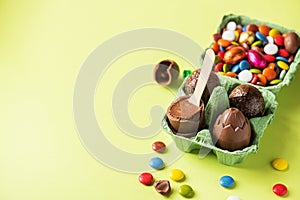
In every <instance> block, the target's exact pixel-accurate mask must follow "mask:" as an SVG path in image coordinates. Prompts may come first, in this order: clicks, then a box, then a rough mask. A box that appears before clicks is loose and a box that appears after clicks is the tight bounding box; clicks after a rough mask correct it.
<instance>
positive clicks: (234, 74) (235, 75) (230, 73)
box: [225, 72, 237, 78]
mask: <svg viewBox="0 0 300 200" xmlns="http://www.w3.org/2000/svg"><path fill="white" fill-rule="evenodd" d="M225 76H229V77H232V78H235V77H237V74H236V73H234V72H227V73H225Z"/></svg>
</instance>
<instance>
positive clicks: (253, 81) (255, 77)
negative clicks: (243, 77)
mask: <svg viewBox="0 0 300 200" xmlns="http://www.w3.org/2000/svg"><path fill="white" fill-rule="evenodd" d="M257 81H258V76H257V74H253V76H252V79H251V81H250V83H251V84H255V83H256V82H257Z"/></svg>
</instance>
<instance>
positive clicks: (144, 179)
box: [139, 172, 153, 185]
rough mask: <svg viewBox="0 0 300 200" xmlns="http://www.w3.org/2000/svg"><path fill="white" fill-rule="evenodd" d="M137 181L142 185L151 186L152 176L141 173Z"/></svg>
mask: <svg viewBox="0 0 300 200" xmlns="http://www.w3.org/2000/svg"><path fill="white" fill-rule="evenodd" d="M139 181H140V183H142V184H144V185H151V184H152V183H153V176H152V174H151V173H148V172H145V173H142V174H140V175H139Z"/></svg>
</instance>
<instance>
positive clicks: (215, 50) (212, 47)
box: [210, 42, 219, 54]
mask: <svg viewBox="0 0 300 200" xmlns="http://www.w3.org/2000/svg"><path fill="white" fill-rule="evenodd" d="M210 48H211V49H212V50H213V51H214V52H215V54H217V53H218V52H219V45H218V43H217V42H215V43H213V44H212V45H211V47H210Z"/></svg>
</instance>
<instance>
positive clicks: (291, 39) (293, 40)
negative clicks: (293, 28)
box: [284, 32, 300, 54]
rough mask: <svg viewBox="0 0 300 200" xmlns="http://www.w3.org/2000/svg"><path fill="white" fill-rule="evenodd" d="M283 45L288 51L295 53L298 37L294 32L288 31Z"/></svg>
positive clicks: (297, 46) (298, 44) (299, 42)
mask: <svg viewBox="0 0 300 200" xmlns="http://www.w3.org/2000/svg"><path fill="white" fill-rule="evenodd" d="M284 46H285V48H286V49H287V50H288V51H289V52H290V53H292V54H293V53H296V52H297V50H298V48H299V47H300V38H299V36H298V35H297V34H296V33H295V32H289V33H287V34H286V36H285V38H284Z"/></svg>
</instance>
